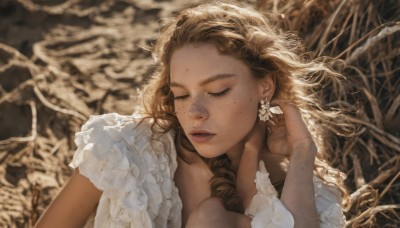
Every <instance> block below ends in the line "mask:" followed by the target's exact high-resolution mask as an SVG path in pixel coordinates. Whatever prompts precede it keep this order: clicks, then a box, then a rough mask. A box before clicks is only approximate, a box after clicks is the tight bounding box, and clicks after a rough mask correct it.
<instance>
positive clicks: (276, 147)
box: [267, 100, 317, 157]
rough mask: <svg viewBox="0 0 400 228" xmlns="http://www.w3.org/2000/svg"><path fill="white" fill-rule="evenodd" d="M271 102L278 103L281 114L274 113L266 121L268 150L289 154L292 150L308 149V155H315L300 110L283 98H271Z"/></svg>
mask: <svg viewBox="0 0 400 228" xmlns="http://www.w3.org/2000/svg"><path fill="white" fill-rule="evenodd" d="M271 103H272V105H278V106H279V107H280V108H281V110H282V112H283V115H276V114H275V115H274V116H273V117H272V118H271V119H270V120H268V121H267V126H268V129H269V130H268V133H267V146H268V149H269V151H270V152H271V153H275V154H280V155H283V156H290V155H291V154H292V153H293V151H308V154H309V155H311V156H314V157H315V155H316V153H317V148H316V145H315V143H314V141H313V139H312V136H311V134H310V132H309V130H308V128H307V125H306V124H305V123H304V120H303V118H302V116H301V113H300V110H299V109H298V108H297V107H296V106H295V105H293V104H290V103H289V102H287V101H283V100H273V101H272V102H271Z"/></svg>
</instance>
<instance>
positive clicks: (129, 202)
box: [70, 113, 182, 227]
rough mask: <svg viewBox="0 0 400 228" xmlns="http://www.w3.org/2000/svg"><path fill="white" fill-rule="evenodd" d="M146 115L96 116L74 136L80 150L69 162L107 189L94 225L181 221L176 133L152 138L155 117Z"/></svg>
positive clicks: (175, 224)
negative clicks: (145, 117) (141, 116)
mask: <svg viewBox="0 0 400 228" xmlns="http://www.w3.org/2000/svg"><path fill="white" fill-rule="evenodd" d="M141 120H142V119H140V118H138V116H121V115H118V114H116V113H110V114H105V115H101V116H91V117H90V118H89V120H88V122H87V123H86V124H84V125H83V126H82V129H81V131H80V132H78V133H76V135H75V143H76V145H77V147H78V149H77V151H76V153H75V155H74V157H73V160H72V162H71V163H70V166H71V167H72V168H77V167H79V171H80V173H81V174H82V175H84V176H86V177H88V178H89V180H90V181H91V182H92V183H93V184H94V185H95V186H96V187H97V188H98V189H100V190H102V191H103V194H102V197H101V199H100V202H99V205H98V208H97V212H96V217H95V222H94V227H180V226H181V219H180V216H181V209H182V202H181V200H180V198H179V195H178V190H177V188H176V187H175V184H174V182H173V176H174V173H175V170H176V168H177V162H176V152H175V147H174V142H173V136H172V134H162V135H161V134H160V135H156V136H157V138H156V139H155V140H152V132H151V128H150V124H151V122H150V121H149V120H143V121H142V122H141V124H139V122H140V121H141ZM167 224H168V226H167Z"/></svg>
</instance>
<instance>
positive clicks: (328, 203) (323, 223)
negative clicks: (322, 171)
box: [314, 176, 346, 228]
mask: <svg viewBox="0 0 400 228" xmlns="http://www.w3.org/2000/svg"><path fill="white" fill-rule="evenodd" d="M314 192H315V202H316V206H317V213H318V215H319V220H320V227H321V228H342V227H345V224H346V217H345V216H344V214H343V209H342V207H341V206H340V205H341V201H342V198H341V194H340V192H339V190H338V189H337V188H336V187H335V186H334V185H329V184H325V183H323V181H322V180H321V179H319V178H318V177H315V176H314Z"/></svg>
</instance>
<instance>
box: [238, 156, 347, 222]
mask: <svg viewBox="0 0 400 228" xmlns="http://www.w3.org/2000/svg"><path fill="white" fill-rule="evenodd" d="M313 181H314V192H315V202H316V208H317V213H318V215H319V220H320V227H321V228H341V227H344V226H345V222H346V221H345V217H344V215H343V210H342V207H341V206H340V205H341V195H340V192H339V191H338V190H337V189H336V187H335V186H330V185H327V184H325V183H323V182H322V180H321V179H319V178H318V177H314V179H313ZM255 183H256V188H257V193H256V195H255V196H254V197H253V199H252V201H251V202H250V205H249V206H248V207H247V208H246V211H245V214H246V215H249V216H250V217H252V218H253V220H252V223H251V226H252V227H253V228H266V227H268V228H270V227H276V228H278V227H280V228H292V227H294V219H293V215H292V214H291V213H290V212H289V210H288V209H287V208H286V207H285V206H284V205H283V203H282V202H281V201H280V200H279V198H278V194H277V192H276V190H275V188H274V187H273V186H272V184H271V181H270V179H269V173H268V172H267V170H266V168H265V165H264V162H262V161H261V162H260V167H259V170H258V171H257V173H256V179H255Z"/></svg>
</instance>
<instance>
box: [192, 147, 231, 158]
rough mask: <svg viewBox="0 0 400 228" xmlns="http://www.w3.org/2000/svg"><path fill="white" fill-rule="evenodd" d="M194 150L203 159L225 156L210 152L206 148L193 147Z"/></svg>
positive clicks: (213, 151) (221, 153)
mask: <svg viewBox="0 0 400 228" xmlns="http://www.w3.org/2000/svg"><path fill="white" fill-rule="evenodd" d="M195 149H196V151H197V153H198V154H199V155H200V156H202V157H204V158H216V157H218V156H221V155H223V154H225V153H224V152H219V151H215V149H214V150H211V149H207V148H198V147H195Z"/></svg>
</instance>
